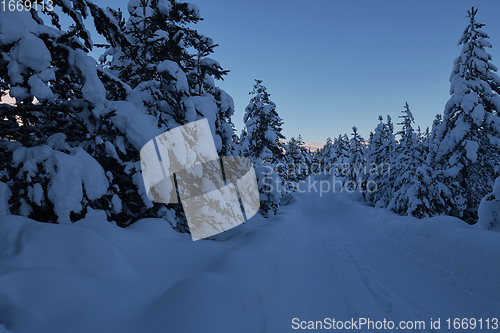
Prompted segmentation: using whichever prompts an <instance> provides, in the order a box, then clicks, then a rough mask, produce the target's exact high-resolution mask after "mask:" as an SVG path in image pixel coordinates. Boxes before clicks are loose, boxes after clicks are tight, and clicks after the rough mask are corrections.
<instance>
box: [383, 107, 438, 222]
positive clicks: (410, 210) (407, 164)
mask: <svg viewBox="0 0 500 333" xmlns="http://www.w3.org/2000/svg"><path fill="white" fill-rule="evenodd" d="M401 112H402V113H403V114H402V115H401V116H400V118H401V119H402V122H401V123H400V125H402V129H401V131H399V132H398V133H397V135H399V136H400V140H399V144H398V145H397V147H396V151H395V156H396V158H395V161H394V163H393V165H392V176H393V178H394V182H393V193H394V194H393V196H392V198H391V201H390V203H389V206H388V208H390V209H391V210H393V211H395V212H396V213H398V214H401V215H413V216H416V217H429V216H431V214H432V209H433V207H432V206H431V202H432V200H429V195H430V194H429V190H430V189H429V186H430V181H431V178H430V175H431V170H430V168H429V167H428V166H427V165H425V155H424V154H425V152H424V151H423V149H422V147H423V146H422V145H420V143H419V140H418V137H417V134H416V133H415V131H414V130H413V126H412V123H413V122H414V118H413V114H412V113H411V111H410V106H409V105H408V103H406V104H405V106H404V110H403V111H401Z"/></svg>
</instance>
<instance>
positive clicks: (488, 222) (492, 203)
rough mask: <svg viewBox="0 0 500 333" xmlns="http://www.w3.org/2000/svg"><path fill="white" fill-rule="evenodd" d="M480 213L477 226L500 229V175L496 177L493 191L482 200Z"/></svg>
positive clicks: (484, 228) (486, 228)
mask: <svg viewBox="0 0 500 333" xmlns="http://www.w3.org/2000/svg"><path fill="white" fill-rule="evenodd" d="M478 215H479V220H478V222H477V224H476V227H477V228H479V229H483V230H495V231H500V177H499V178H497V179H496V181H495V185H494V186H493V191H492V192H491V193H489V194H487V195H486V196H485V197H484V198H483V199H482V200H481V203H480V204H479V209H478Z"/></svg>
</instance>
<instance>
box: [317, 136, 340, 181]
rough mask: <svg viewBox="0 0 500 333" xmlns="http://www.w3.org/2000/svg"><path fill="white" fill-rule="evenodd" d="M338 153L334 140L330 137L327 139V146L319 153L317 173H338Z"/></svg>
mask: <svg viewBox="0 0 500 333" xmlns="http://www.w3.org/2000/svg"><path fill="white" fill-rule="evenodd" d="M335 159H336V152H335V147H334V144H333V142H332V139H331V138H330V137H328V138H327V139H326V142H325V145H324V146H323V148H321V150H319V151H318V153H317V161H316V163H317V168H318V170H316V171H315V172H316V173H317V172H328V173H330V174H331V173H332V172H333V173H335V172H336V166H335V162H336V160H335Z"/></svg>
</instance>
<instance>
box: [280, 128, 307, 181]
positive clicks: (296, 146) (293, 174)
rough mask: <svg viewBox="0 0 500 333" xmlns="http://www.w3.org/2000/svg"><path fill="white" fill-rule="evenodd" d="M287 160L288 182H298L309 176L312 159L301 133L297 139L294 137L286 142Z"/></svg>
mask: <svg viewBox="0 0 500 333" xmlns="http://www.w3.org/2000/svg"><path fill="white" fill-rule="evenodd" d="M285 161H286V166H287V168H286V170H287V173H286V179H285V180H286V181H287V182H292V183H298V182H300V181H302V180H304V179H306V178H307V176H308V175H309V170H310V166H311V163H312V160H311V156H310V154H309V151H308V150H307V148H306V147H305V146H304V142H303V141H302V136H301V135H300V134H299V137H298V138H297V139H295V137H292V138H291V139H290V141H288V143H287V144H286V154H285Z"/></svg>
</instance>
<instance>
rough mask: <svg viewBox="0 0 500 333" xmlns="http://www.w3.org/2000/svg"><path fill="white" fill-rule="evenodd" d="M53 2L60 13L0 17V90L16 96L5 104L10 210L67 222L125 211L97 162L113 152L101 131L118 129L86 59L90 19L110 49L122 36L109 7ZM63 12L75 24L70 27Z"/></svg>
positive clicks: (2, 128) (0, 128)
mask: <svg viewBox="0 0 500 333" xmlns="http://www.w3.org/2000/svg"><path fill="white" fill-rule="evenodd" d="M55 5H56V6H57V7H58V9H59V10H50V11H49V10H46V11H41V12H37V11H34V10H33V9H32V10H31V12H28V11H25V10H23V11H2V12H0V49H1V52H2V53H3V55H4V56H3V60H2V62H1V63H0V75H1V78H0V82H1V92H0V93H1V94H2V95H4V94H6V93H7V91H8V92H9V94H10V95H11V96H12V97H14V98H15V99H16V104H15V105H13V106H12V105H7V104H3V105H1V107H0V114H1V116H0V119H1V121H0V133H2V135H1V138H0V139H1V140H2V142H1V147H0V150H1V151H2V154H1V155H2V156H3V159H2V163H4V164H2V166H0V169H3V170H4V172H3V173H2V176H1V177H2V179H1V180H2V181H4V182H6V183H7V184H8V185H9V187H10V191H11V193H12V197H11V201H10V211H11V213H13V214H21V215H24V216H31V217H35V218H37V219H38V220H40V221H51V222H55V221H58V222H61V223H67V222H69V221H71V220H74V219H76V218H78V217H80V216H82V215H84V214H85V213H88V212H90V210H91V209H99V210H104V211H107V212H109V213H112V212H115V213H116V212H121V211H122V205H121V202H120V200H119V198H117V196H116V195H115V189H114V188H113V187H112V186H109V181H110V178H111V175H109V174H105V170H104V169H103V165H100V164H99V163H98V162H97V161H96V160H98V159H99V157H103V156H106V155H108V153H109V152H107V151H106V150H108V151H111V150H114V148H111V146H110V145H107V146H106V148H104V145H103V149H102V150H100V149H99V148H98V146H99V145H100V144H102V143H104V142H102V139H101V137H100V135H101V134H102V130H103V128H107V129H108V132H109V131H113V126H111V128H108V126H107V124H109V123H108V121H109V119H107V116H105V115H104V116H103V115H102V114H101V112H102V111H103V109H104V108H105V102H106V90H105V88H104V86H103V85H102V83H101V81H100V80H99V75H98V73H97V71H96V66H95V60H94V59H92V58H91V57H89V56H88V52H89V51H90V50H91V48H92V45H93V43H92V40H91V37H90V34H89V32H88V31H87V29H86V28H85V25H84V19H85V18H87V15H88V13H90V14H91V15H92V17H93V19H94V22H95V24H98V25H99V26H98V27H97V30H98V32H100V33H101V34H103V35H104V36H105V37H106V39H107V40H108V42H109V43H110V44H117V43H120V42H123V41H124V38H123V36H122V35H121V34H120V32H119V28H118V27H117V26H116V24H115V23H114V20H113V19H112V15H111V11H109V10H103V9H101V8H99V7H98V6H96V5H94V4H93V3H91V2H89V1H81V0H73V1H67V2H57V3H55ZM61 12H63V13H64V14H66V15H67V16H68V17H69V20H71V22H72V23H73V25H72V26H71V27H70V28H69V30H64V29H62V27H61V24H60V23H59V21H60V19H59V14H58V13H61ZM44 15H46V16H48V18H49V19H50V21H51V23H52V25H51V26H50V25H45V24H44V21H43V20H42V17H41V16H44ZM46 18H47V17H46ZM118 141H119V140H118ZM104 214H106V213H104Z"/></svg>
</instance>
